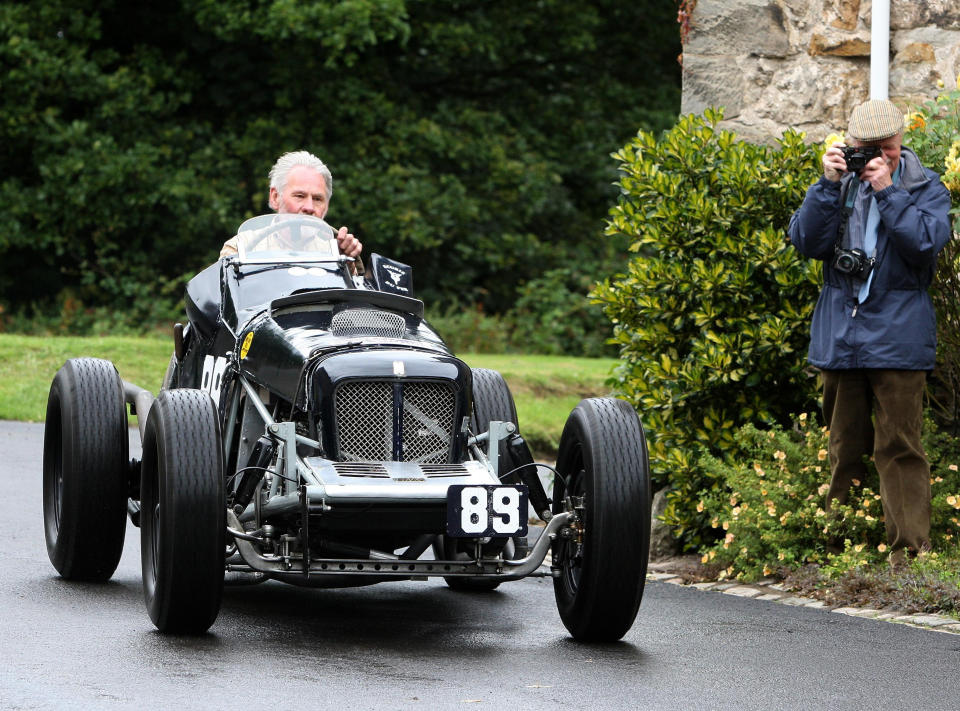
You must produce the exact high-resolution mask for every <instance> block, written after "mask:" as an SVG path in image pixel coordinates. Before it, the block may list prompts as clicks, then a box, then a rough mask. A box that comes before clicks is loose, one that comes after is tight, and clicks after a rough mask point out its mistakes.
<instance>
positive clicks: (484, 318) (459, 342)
mask: <svg viewBox="0 0 960 711" xmlns="http://www.w3.org/2000/svg"><path fill="white" fill-rule="evenodd" d="M427 321H429V323H430V326H431V327H432V328H433V329H434V330H435V331H436V332H437V333H439V334H440V337H441V338H443V340H444V342H445V343H446V344H447V345H448V346H449V347H450V349H451V350H452V351H453V352H454V353H505V352H506V350H507V341H508V337H509V331H508V328H507V324H506V323H505V322H504V320H503V319H502V318H500V317H498V316H491V315H489V314H485V313H484V312H483V309H482V308H481V307H480V306H479V305H476V304H473V305H470V306H465V307H459V306H449V307H447V308H446V309H444V310H442V311H439V310H434V311H432V312H430V313H428V314H427Z"/></svg>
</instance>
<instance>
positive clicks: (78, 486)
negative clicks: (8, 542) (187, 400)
mask: <svg viewBox="0 0 960 711" xmlns="http://www.w3.org/2000/svg"><path fill="white" fill-rule="evenodd" d="M128 454H129V442H128V439H127V413H126V407H125V405H124V399H123V382H122V381H121V380H120V376H119V374H118V373H117V369H116V368H115V367H114V366H113V364H112V363H110V362H109V361H106V360H100V359H98V358H76V359H72V360H68V361H67V362H66V363H64V365H63V367H62V368H60V370H59V371H57V374H56V376H55V377H54V379H53V383H52V384H51V386H50V395H49V397H48V398H47V416H46V426H45V428H44V433H43V523H44V531H45V534H46V539H47V554H48V555H49V556H50V562H51V563H53V567H54V568H56V569H57V572H59V573H60V575H61V576H63V577H64V578H67V579H68V580H91V581H104V580H109V579H110V576H112V575H113V573H114V571H115V570H116V569H117V565H118V564H119V562H120V555H121V553H122V552H123V538H124V534H125V532H126V526H127V522H126V518H127V488H128V487H127V476H128V472H129V461H128Z"/></svg>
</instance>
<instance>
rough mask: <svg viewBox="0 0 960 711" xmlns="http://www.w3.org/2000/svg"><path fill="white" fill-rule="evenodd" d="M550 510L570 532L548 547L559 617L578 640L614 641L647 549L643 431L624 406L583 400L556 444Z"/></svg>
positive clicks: (640, 580) (627, 622) (635, 595)
mask: <svg viewBox="0 0 960 711" xmlns="http://www.w3.org/2000/svg"><path fill="white" fill-rule="evenodd" d="M557 470H558V472H559V475H558V476H557V477H556V478H555V481H554V496H553V510H554V513H558V512H561V511H564V510H568V509H573V510H574V511H575V512H576V513H577V516H578V521H577V522H576V524H575V525H573V526H571V527H570V528H567V529H565V530H564V531H563V534H564V535H562V536H558V537H557V539H556V541H555V542H554V544H553V551H552V553H553V565H554V567H555V568H559V571H558V572H559V576H558V577H555V578H554V581H553V583H554V593H555V596H556V601H557V610H558V611H559V613H560V618H561V619H562V620H563V624H564V625H565V626H566V628H567V629H568V630H569V631H570V634H571V635H573V637H574V638H575V639H577V640H578V641H584V642H600V641H615V640H618V639H620V638H621V637H623V635H625V634H626V633H627V631H628V630H629V629H630V627H631V626H632V625H633V621H634V619H636V616H637V611H638V609H639V607H640V600H641V598H642V597H643V588H644V583H645V580H646V574H647V556H648V553H649V548H650V476H649V471H648V463H647V446H646V440H645V439H644V434H643V428H642V427H641V425H640V421H639V419H638V418H637V414H636V412H635V411H634V410H633V408H632V407H630V405H629V404H627V403H626V402H624V401H622V400H616V399H614V398H592V399H587V400H583V401H581V402H580V404H579V405H577V407H576V408H574V410H573V412H571V413H570V416H569V418H568V419H567V423H566V425H565V426H564V429H563V434H562V435H561V437H560V449H559V452H558V455H557Z"/></svg>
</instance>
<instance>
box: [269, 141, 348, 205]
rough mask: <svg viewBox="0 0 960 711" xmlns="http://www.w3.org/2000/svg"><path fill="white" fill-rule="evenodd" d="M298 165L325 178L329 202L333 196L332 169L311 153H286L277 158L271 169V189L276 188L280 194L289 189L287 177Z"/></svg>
mask: <svg viewBox="0 0 960 711" xmlns="http://www.w3.org/2000/svg"><path fill="white" fill-rule="evenodd" d="M298 165H303V166H306V167H307V168H313V169H314V170H315V171H317V172H318V173H320V175H322V176H323V181H324V182H325V183H326V184H327V202H328V203H329V202H330V198H331V197H332V196H333V176H332V175H330V169H329V168H328V167H327V166H326V165H324V162H323V161H322V160H320V159H319V158H317V157H316V156H315V155H313V153H311V152H310V151H291V152H289V153H284V154H283V155H282V156H280V157H279V158H277V162H276V163H274V164H273V167H272V168H271V169H270V187H271V188H276V189H277V192H278V193H282V192H283V190H284V188H286V187H287V177H288V176H289V175H290V171H291V170H293V169H294V168H296V167H297V166H298Z"/></svg>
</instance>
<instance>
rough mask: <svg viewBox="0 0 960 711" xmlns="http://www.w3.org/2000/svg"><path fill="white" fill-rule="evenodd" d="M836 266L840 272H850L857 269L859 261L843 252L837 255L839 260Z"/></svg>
mask: <svg viewBox="0 0 960 711" xmlns="http://www.w3.org/2000/svg"><path fill="white" fill-rule="evenodd" d="M834 266H835V267H836V269H837V271H838V272H843V273H844V274H849V273H850V272H852V271H855V270H856V268H857V261H856V259H854V258H853V256H851V255H849V254H841V255H838V256H837V262H836V264H835V265H834Z"/></svg>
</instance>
